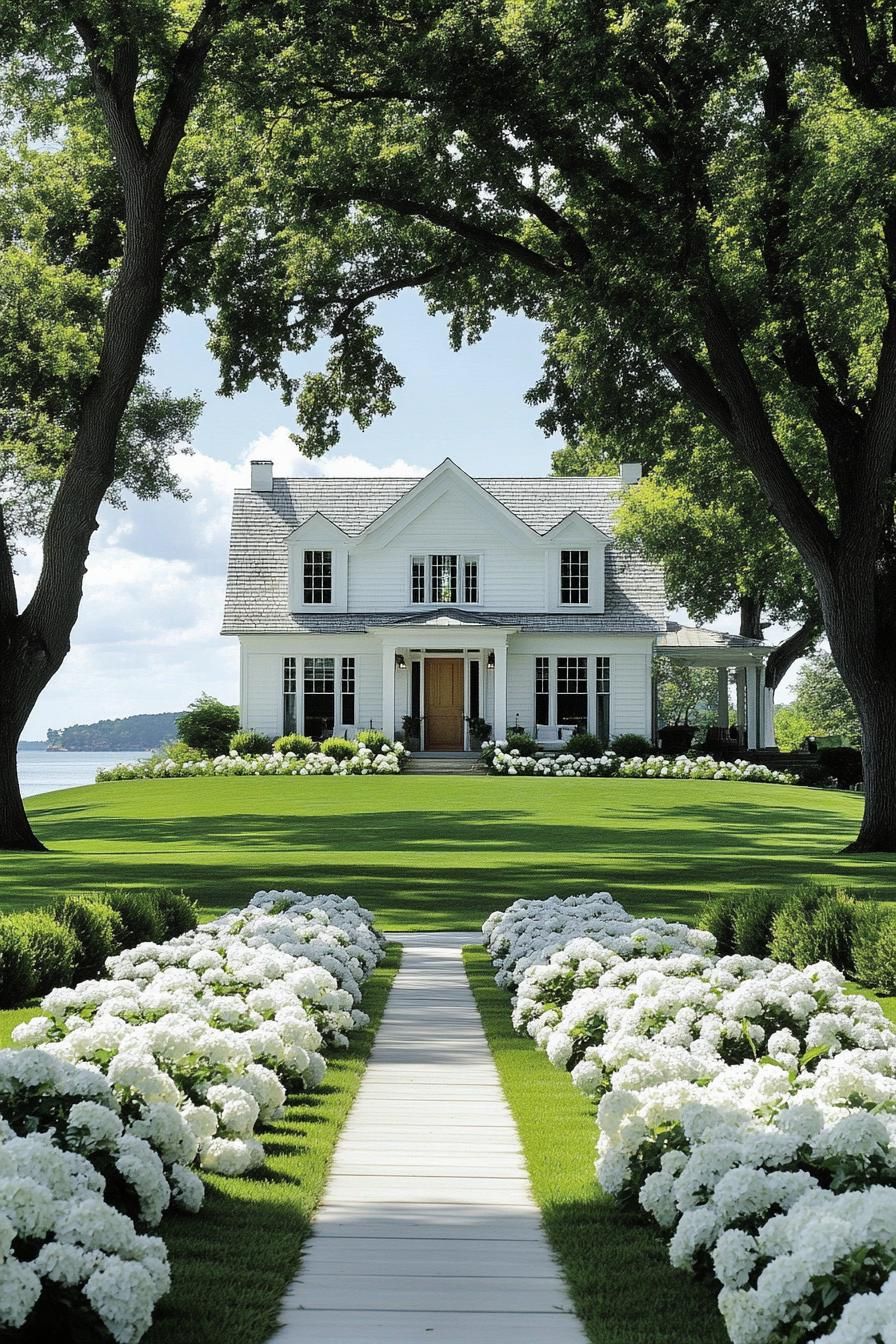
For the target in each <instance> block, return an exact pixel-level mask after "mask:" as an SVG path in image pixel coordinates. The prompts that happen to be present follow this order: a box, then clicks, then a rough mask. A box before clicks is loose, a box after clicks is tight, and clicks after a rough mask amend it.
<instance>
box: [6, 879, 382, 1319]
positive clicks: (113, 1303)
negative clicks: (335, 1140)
mask: <svg viewBox="0 0 896 1344" xmlns="http://www.w3.org/2000/svg"><path fill="white" fill-rule="evenodd" d="M383 947H384V941H383V939H382V938H381V937H380V935H379V934H378V933H376V931H375V930H374V928H373V916H372V914H371V913H370V911H368V910H364V909H363V908H362V907H361V906H359V905H358V903H357V902H356V901H355V900H353V899H351V898H347V897H340V896H333V895H330V896H316V897H309V896H306V895H304V893H302V892H294V891H260V892H258V893H257V894H256V895H255V896H254V897H253V898H252V900H251V901H250V902H249V904H248V905H247V906H246V907H245V908H244V909H241V910H231V911H229V912H228V913H227V914H226V915H223V916H222V917H221V918H220V919H217V920H215V921H214V922H213V923H210V924H203V925H201V926H200V927H199V928H198V929H195V930H192V931H191V932H189V933H185V934H182V935H181V936H180V937H177V938H172V939H170V940H169V941H168V942H165V943H142V944H140V945H139V946H137V947H134V948H129V949H128V951H127V952H124V953H122V954H121V955H120V956H117V957H110V958H109V959H108V961H107V963H106V964H107V968H108V970H109V973H110V978H109V979H107V980H92V981H84V982H83V983H81V984H80V985H76V986H75V987H74V988H73V989H55V990H53V991H52V992H51V993H50V994H48V995H47V996H46V998H45V999H44V1000H43V1003H42V1005H41V1006H42V1010H43V1011H42V1013H41V1014H40V1015H38V1016H36V1017H34V1018H32V1019H31V1020H30V1021H28V1022H25V1023H22V1024H21V1025H20V1026H18V1027H16V1028H15V1030H14V1032H13V1037H14V1039H15V1041H16V1042H17V1044H18V1045H19V1046H20V1047H22V1048H20V1049H16V1050H3V1051H0V1116H2V1119H0V1327H3V1326H6V1327H9V1328H11V1329H18V1328H20V1327H21V1326H23V1325H24V1324H25V1323H26V1322H27V1323H28V1326H29V1329H30V1328H32V1326H34V1328H35V1329H37V1328H38V1327H37V1326H35V1324H34V1318H33V1316H32V1312H33V1311H35V1310H36V1311H38V1312H39V1313H49V1315H50V1318H52V1311H53V1310H54V1306H58V1309H59V1310H67V1309H68V1308H69V1306H70V1302H71V1295H72V1292H74V1291H75V1290H79V1291H81V1292H82V1293H83V1296H84V1299H85V1302H84V1304H82V1305H83V1309H84V1310H92V1311H93V1312H94V1313H95V1314H96V1316H97V1317H98V1318H99V1319H100V1321H101V1322H102V1325H103V1326H104V1327H105V1330H106V1331H107V1332H108V1334H109V1335H111V1337H112V1338H113V1339H114V1340H116V1341H120V1344H131V1342H132V1341H136V1340H138V1339H139V1338H140V1337H141V1336H142V1335H143V1334H144V1333H145V1331H146V1330H147V1329H148V1327H149V1324H150V1322H151V1319H152V1311H153V1307H154V1305H155V1302H156V1301H157V1299H158V1298H159V1296H161V1294H162V1293H164V1292H166V1291H167V1288H168V1265H167V1256H166V1253H165V1248H164V1246H163V1244H162V1243H161V1242H160V1241H158V1240H157V1239H155V1238H153V1237H147V1236H140V1235H138V1233H137V1232H136V1230H135V1226H134V1222H133V1221H131V1219H132V1218H133V1219H134V1220H135V1221H137V1222H138V1223H140V1224H143V1225H144V1226H149V1227H154V1226H156V1225H157V1224H158V1223H159V1221H160V1220H161V1217H162V1215H163V1213H164V1212H165V1210H166V1209H167V1208H168V1207H169V1205H171V1204H174V1205H176V1206H178V1207H180V1208H182V1209H185V1210H188V1211H191V1212H194V1211H196V1210H197V1209H198V1208H199V1207H200V1206H201V1204H202V1199H203V1193H204V1187H203V1185H202V1182H201V1180H200V1179H199V1177H198V1176H197V1175H196V1174H195V1172H194V1171H191V1170H190V1168H191V1167H192V1166H193V1165H195V1164H198V1165H199V1166H200V1167H202V1168H204V1169H206V1170H209V1171H217V1172H221V1173H223V1174H225V1175H238V1174H240V1173H242V1172H244V1171H246V1170H248V1169H250V1168H251V1167H254V1166H257V1165H259V1164H260V1163H261V1162H263V1161H264V1149H263V1147H262V1145H261V1143H260V1142H259V1141H258V1139H257V1138H256V1137H255V1134H256V1130H257V1128H258V1127H259V1126H260V1125H262V1124H264V1123H266V1122H267V1121H269V1120H271V1119H273V1118H274V1117H275V1116H277V1114H278V1113H279V1112H280V1110H281V1108H282V1106H283V1103H284V1101H285V1099H286V1087H285V1086H284V1084H286V1086H288V1087H291V1088H294V1089H295V1088H300V1087H305V1088H313V1087H316V1086H317V1085H318V1084H319V1083H320V1081H321V1079H322V1078H323V1075H324V1072H325V1070H326V1063H325V1060H324V1058H323V1055H322V1054H321V1053H320V1052H321V1049H322V1048H323V1047H324V1046H326V1047H333V1046H344V1045H347V1043H348V1035H347V1033H348V1032H350V1031H351V1030H352V1029H353V1028H355V1027H358V1026H362V1025H364V1024H366V1022H367V1016H366V1014H365V1013H363V1012H362V1011H361V1010H360V1008H359V1007H358V1006H357V1005H358V1004H359V1003H360V1000H361V990H362V986H363V984H364V982H365V980H366V979H367V978H368V976H369V975H370V973H371V972H372V971H373V969H374V967H375V966H376V965H377V963H378V962H379V961H380V960H381V959H382V956H383ZM7 1154H8V1155H9V1157H8V1158H7ZM32 1167H33V1170H32ZM60 1294H63V1295H66V1296H65V1302H63V1303H62V1304H61V1305H60V1304H57V1302H56V1299H57V1297H58V1296H59V1295H60ZM41 1319H43V1316H41Z"/></svg>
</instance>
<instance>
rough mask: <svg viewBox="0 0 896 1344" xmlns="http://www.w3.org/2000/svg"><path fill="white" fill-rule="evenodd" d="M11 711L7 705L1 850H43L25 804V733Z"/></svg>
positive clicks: (0, 740)
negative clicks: (20, 754)
mask: <svg viewBox="0 0 896 1344" xmlns="http://www.w3.org/2000/svg"><path fill="white" fill-rule="evenodd" d="M8 708H11V707H8V706H7V705H5V704H4V706H3V712H2V713H0V849H43V848H44V846H43V845H42V844H41V842H40V841H39V840H38V838H37V836H36V835H35V834H34V832H33V830H32V829H31V823H30V821H29V820H28V814H27V813H26V811H25V804H24V803H23V801H22V791H21V788H20V787H19V770H18V764H17V759H16V751H17V748H18V743H19V737H20V736H21V729H20V727H19V725H18V715H15V716H13V715H11V714H9V713H8V712H7V709H8Z"/></svg>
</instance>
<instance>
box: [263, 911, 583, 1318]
mask: <svg viewBox="0 0 896 1344" xmlns="http://www.w3.org/2000/svg"><path fill="white" fill-rule="evenodd" d="M400 937H401V941H402V942H403V943H404V944H405V947H404V956H403V961H402V966H401V970H400V971H399V973H398V976H397V978H396V980H395V984H394V987H393V990H392V994H391V995H390V998H389V1002H388V1004H387V1006H386V1011H385V1014H384V1016H383V1020H382V1023H381V1026H380V1030H379V1033H378V1035H377V1039H376V1041H375V1043H374V1048H373V1051H372V1053H371V1056H370V1062H369V1064H368V1067H367V1070H366V1072H365V1075H364V1078H363V1079H362V1082H361V1086H360V1088H359V1090H358V1095H357V1098H356V1100H355V1103H354V1106H353V1108H352V1111H351V1114H350V1116H349V1119H348V1122H347V1123H346V1125H345V1126H344V1128H343V1130H342V1134H341V1135H340V1138H339V1143H338V1144H337V1147H336V1152H335V1155H334V1159H333V1169H332V1171H331V1174H330V1177H329V1180H328V1183H327V1188H326V1190H325V1192H324V1197H323V1201H322V1203H321V1205H320V1208H319V1209H318V1211H317V1213H316V1215H315V1219H314V1224H313V1228H312V1234H311V1236H310V1237H309V1239H308V1241H307V1243H306V1247H305V1252H304V1254H303V1258H302V1264H301V1267H300V1270H299V1273H298V1275H297V1276H296V1278H295V1279H294V1280H293V1282H292V1284H291V1285H290V1287H289V1289H288V1290H287V1293H286V1295H285V1297H284V1299H283V1302H282V1304H281V1313H280V1323H279V1327H278V1330H277V1333H276V1334H275V1335H274V1336H273V1337H272V1340H271V1344H308V1341H309V1340H316V1339H320V1340H325V1341H326V1344H378V1342H379V1341H382V1344H386V1342H387V1341H388V1344H469V1342H470V1341H473V1344H475V1342H476V1341H482V1340H487V1341H488V1344H519V1340H520V1339H521V1338H526V1339H529V1340H532V1341H534V1344H586V1341H585V1335H584V1332H583V1330H582V1327H581V1324H580V1323H579V1321H578V1319H577V1318H576V1316H575V1314H574V1312H573V1308H572V1304H571V1302H570V1299H569V1294H568V1292H567V1289H566V1285H565V1282H564V1280H563V1277H562V1274H561V1273H560V1270H559V1268H558V1266H557V1263H556V1261H555V1259H554V1257H553V1255H552V1253H551V1251H550V1249H549V1247H548V1244H547V1240H546V1238H545V1234H544V1229H543V1227H542V1223H541V1217H540V1214H539V1211H538V1208H537V1206H536V1204H535V1202H534V1200H533V1198H532V1192H531V1188H530V1186H529V1179H528V1174H527V1172H526V1165H525V1161H524V1159H523V1154H522V1149H521V1146H520V1142H519V1135H518V1134H517V1130H516V1126H515V1125H514V1122H513V1117H512V1115H511V1113H510V1109H509V1107H508V1105H507V1102H506V1100H505V1098H504V1093H503V1090H502V1088H501V1085H500V1081H499V1079H498V1074H497V1070H496V1069H495V1066H494V1063H493V1061H492V1057H491V1054H490V1052H489V1050H488V1045H487V1043H486V1040H485V1035H484V1033H483V1030H482V1025H481V1022H480V1020H479V1015H478V1013H477V1011H476V1005H475V1002H474V999H473V996H472V993H471V992H470V988H469V986H468V984H467V979H466V975H465V974H464V969H463V963H462V960H461V956H460V949H461V947H463V946H464V944H465V943H469V942H474V941H479V940H480V939H479V937H478V936H477V935H473V934H464V933H461V934H456V933H439V934H407V935H400Z"/></svg>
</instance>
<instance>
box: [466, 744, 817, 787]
mask: <svg viewBox="0 0 896 1344" xmlns="http://www.w3.org/2000/svg"><path fill="white" fill-rule="evenodd" d="M483 751H484V753H485V754H484V757H483V760H484V761H485V763H486V764H487V767H488V770H489V773H490V774H493V775H544V776H552V777H555V778H556V777H558V776H564V777H566V778H576V777H578V778H582V777H587V778H594V777H596V778H599V779H721V780H728V781H735V782H737V783H741V782H743V783H747V784H796V783H798V780H797V777H796V775H792V774H789V773H788V772H787V771H784V770H771V769H770V768H769V767H768V766H767V765H762V764H761V763H759V762H756V761H744V760H736V761H717V760H715V758H714V757H712V756H705V755H703V756H660V755H655V756H618V755H617V754H616V752H615V751H610V750H609V748H608V749H607V750H606V751H605V752H603V753H602V754H601V755H600V756H574V755H572V754H571V753H570V752H560V753H558V754H557V755H552V754H547V753H546V754H544V755H538V756H527V755H525V754H523V753H522V752H520V750H519V749H518V748H517V747H511V746H510V744H509V742H507V741H497V742H484V743H483Z"/></svg>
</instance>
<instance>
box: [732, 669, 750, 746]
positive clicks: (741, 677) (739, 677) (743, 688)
mask: <svg viewBox="0 0 896 1344" xmlns="http://www.w3.org/2000/svg"><path fill="white" fill-rule="evenodd" d="M734 685H735V692H736V704H737V726H738V728H740V729H741V731H743V729H744V727H745V725H746V722H747V671H746V668H744V667H738V668H735V671H734ZM741 745H745V743H743V742H742V743H741Z"/></svg>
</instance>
